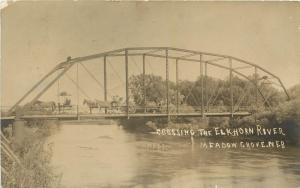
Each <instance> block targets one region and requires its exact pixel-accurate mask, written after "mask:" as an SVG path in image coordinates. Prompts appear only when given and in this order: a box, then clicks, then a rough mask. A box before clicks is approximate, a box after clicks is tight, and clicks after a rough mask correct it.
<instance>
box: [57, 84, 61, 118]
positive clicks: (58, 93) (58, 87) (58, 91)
mask: <svg viewBox="0 0 300 188" xmlns="http://www.w3.org/2000/svg"><path fill="white" fill-rule="evenodd" d="M57 108H58V114H60V84H59V79H58V80H57Z"/></svg>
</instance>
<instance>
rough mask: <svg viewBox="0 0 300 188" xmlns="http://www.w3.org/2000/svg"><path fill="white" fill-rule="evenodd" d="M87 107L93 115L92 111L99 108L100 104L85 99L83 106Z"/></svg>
mask: <svg viewBox="0 0 300 188" xmlns="http://www.w3.org/2000/svg"><path fill="white" fill-rule="evenodd" d="M85 104H86V105H87V106H88V107H89V109H90V114H91V113H92V109H93V108H99V104H98V103H97V101H96V100H87V99H84V100H83V105H85Z"/></svg>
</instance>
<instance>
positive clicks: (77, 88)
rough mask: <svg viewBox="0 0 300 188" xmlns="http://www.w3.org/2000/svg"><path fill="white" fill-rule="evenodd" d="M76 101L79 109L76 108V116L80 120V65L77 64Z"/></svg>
mask: <svg viewBox="0 0 300 188" xmlns="http://www.w3.org/2000/svg"><path fill="white" fill-rule="evenodd" d="M76 101H77V108H76V115H77V120H79V118H80V117H79V75H78V63H77V64H76Z"/></svg>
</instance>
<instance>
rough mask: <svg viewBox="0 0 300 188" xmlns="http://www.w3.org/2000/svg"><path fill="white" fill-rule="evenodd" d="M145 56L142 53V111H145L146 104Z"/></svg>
mask: <svg viewBox="0 0 300 188" xmlns="http://www.w3.org/2000/svg"><path fill="white" fill-rule="evenodd" d="M145 61H146V56H145V54H143V94H144V113H146V112H147V106H146V77H145V76H146V66H145V63H146V62H145Z"/></svg>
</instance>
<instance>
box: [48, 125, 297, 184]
mask: <svg viewBox="0 0 300 188" xmlns="http://www.w3.org/2000/svg"><path fill="white" fill-rule="evenodd" d="M49 141H50V142H53V143H54V148H53V165H55V166H56V167H57V170H58V171H60V172H62V173H63V177H62V185H63V186H64V187H180V188H181V187H299V186H300V176H299V175H300V152H299V149H298V148H287V149H284V150H271V149H269V150H262V149H251V150H246V149H245V150H238V149H235V150H216V149H214V150H209V149H208V150H204V149H201V148H200V147H198V146H199V143H198V142H199V140H196V139H194V144H192V143H191V140H190V139H186V138H176V137H164V136H157V135H149V134H133V133H128V132H126V131H124V130H123V129H122V128H120V127H118V126H116V125H63V126H62V127H61V130H60V131H59V132H58V133H57V134H55V135H53V136H52V137H51V138H50V139H49Z"/></svg>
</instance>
